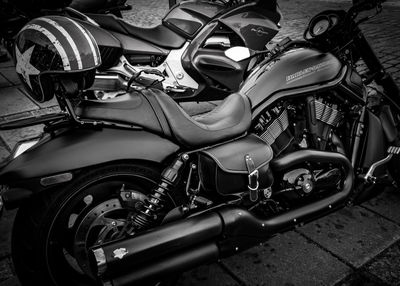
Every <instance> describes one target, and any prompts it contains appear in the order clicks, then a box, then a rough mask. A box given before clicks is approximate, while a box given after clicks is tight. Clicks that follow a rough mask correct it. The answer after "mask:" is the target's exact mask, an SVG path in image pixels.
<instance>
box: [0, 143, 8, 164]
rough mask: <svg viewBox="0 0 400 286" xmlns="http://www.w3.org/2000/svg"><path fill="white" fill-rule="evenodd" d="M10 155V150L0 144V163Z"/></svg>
mask: <svg viewBox="0 0 400 286" xmlns="http://www.w3.org/2000/svg"><path fill="white" fill-rule="evenodd" d="M9 155H10V152H9V151H8V150H7V148H6V147H5V146H3V145H0V164H1V162H3V161H4V160H5V159H7V157H8V156H9Z"/></svg>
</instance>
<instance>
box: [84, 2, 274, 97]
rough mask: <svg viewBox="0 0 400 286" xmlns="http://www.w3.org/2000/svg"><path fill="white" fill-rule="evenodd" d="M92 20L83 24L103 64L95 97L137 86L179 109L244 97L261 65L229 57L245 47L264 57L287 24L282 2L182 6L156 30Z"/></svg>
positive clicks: (104, 17) (94, 17)
mask: <svg viewBox="0 0 400 286" xmlns="http://www.w3.org/2000/svg"><path fill="white" fill-rule="evenodd" d="M88 16H89V18H90V21H80V24H81V25H84V26H85V27H86V28H87V29H88V30H89V31H90V32H91V33H92V35H93V36H94V37H95V39H96V41H97V43H98V45H99V47H100V52H101V57H102V61H103V63H102V65H101V66H100V67H99V69H98V74H97V75H96V79H95V83H94V85H93V86H92V87H91V88H90V89H91V90H92V92H93V93H94V96H95V97H97V98H112V97H115V96H116V95H118V94H121V93H124V92H125V91H126V89H129V87H128V86H129V83H130V80H133V79H134V78H135V79H136V80H138V79H139V80H140V81H141V82H142V83H143V84H146V85H149V84H152V86H153V87H155V88H158V89H160V90H163V91H164V92H166V93H167V94H169V95H170V96H171V97H172V98H174V99H175V100H177V101H209V100H218V99H223V98H225V97H226V96H227V95H229V94H230V93H232V92H234V91H237V89H238V87H239V85H240V83H241V82H242V81H243V79H244V78H245V76H246V74H247V73H248V71H249V70H250V69H251V68H252V67H253V66H254V65H255V63H256V61H255V59H253V60H252V61H251V62H250V61H242V62H240V63H237V62H234V61H232V60H231V59H229V58H227V57H226V56H225V54H224V52H225V51H226V50H227V49H228V48H230V47H233V46H238V45H241V46H246V47H248V48H250V49H256V50H257V49H258V50H259V49H264V48H265V46H266V44H267V43H268V42H269V41H270V40H271V39H272V38H273V37H274V36H275V35H276V34H277V33H278V31H279V20H280V18H281V15H280V12H279V9H278V7H277V4H276V0H272V1H238V0H229V1H218V0H217V1H215V0H214V1H205V0H200V1H181V2H180V3H179V4H176V5H174V6H173V7H172V8H171V9H170V11H169V12H168V13H167V15H166V16H165V17H164V19H163V20H162V23H161V24H159V25H158V26H156V27H153V28H142V27H137V26H134V25H131V24H129V23H127V22H125V21H124V20H123V19H118V18H116V17H114V16H113V15H102V14H88ZM138 74H139V75H138ZM136 77H138V78H136Z"/></svg>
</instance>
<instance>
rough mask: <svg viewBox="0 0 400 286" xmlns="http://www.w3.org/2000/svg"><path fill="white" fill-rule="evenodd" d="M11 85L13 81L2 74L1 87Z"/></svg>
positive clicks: (0, 78) (0, 77) (0, 76)
mask: <svg viewBox="0 0 400 286" xmlns="http://www.w3.org/2000/svg"><path fill="white" fill-rule="evenodd" d="M11 85H12V84H11V82H9V81H8V80H7V79H6V78H5V77H4V76H2V75H1V74H0V87H7V86H11Z"/></svg>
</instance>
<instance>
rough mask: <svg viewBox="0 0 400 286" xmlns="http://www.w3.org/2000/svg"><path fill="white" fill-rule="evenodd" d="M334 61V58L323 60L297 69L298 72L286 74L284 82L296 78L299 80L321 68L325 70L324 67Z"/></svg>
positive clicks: (292, 80) (295, 79) (291, 81)
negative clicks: (299, 69)
mask: <svg viewBox="0 0 400 286" xmlns="http://www.w3.org/2000/svg"><path fill="white" fill-rule="evenodd" d="M334 63H336V61H335V60H329V61H325V62H322V63H319V64H317V65H314V66H312V67H308V68H306V69H303V70H301V71H298V72H296V73H294V74H291V75H288V76H286V84H290V83H293V82H295V81H297V80H300V79H302V78H305V77H308V76H310V75H312V74H314V73H316V72H320V71H322V70H325V69H327V68H329V66H330V65H331V64H334Z"/></svg>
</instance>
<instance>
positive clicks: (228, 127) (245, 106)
mask: <svg viewBox="0 0 400 286" xmlns="http://www.w3.org/2000/svg"><path fill="white" fill-rule="evenodd" d="M142 93H143V94H144V95H145V96H146V97H151V96H154V98H155V99H156V100H157V102H158V103H159V104H160V106H161V109H162V110H163V112H164V115H165V118H166V120H167V122H168V124H169V127H170V129H171V133H172V134H173V136H174V137H175V138H176V140H177V141H179V142H180V143H181V144H183V145H185V146H186V147H189V148H196V147H202V146H207V145H213V144H216V143H219V142H222V141H226V140H229V139H232V138H235V137H238V136H239V135H241V134H244V133H245V132H246V131H247V130H248V129H249V127H250V124H251V106H250V100H249V99H248V98H247V97H246V96H245V95H241V94H239V93H234V94H231V95H230V96H228V97H227V98H225V100H224V101H223V102H222V103H221V104H220V105H219V106H218V107H216V108H215V109H214V110H212V111H210V112H208V113H205V114H203V115H201V116H195V117H190V116H189V115H188V114H187V113H186V112H185V111H184V110H183V109H182V108H181V107H180V106H179V105H178V104H177V103H176V102H175V101H174V100H173V99H172V98H171V97H169V96H168V95H166V94H165V93H163V92H162V91H159V90H144V91H142Z"/></svg>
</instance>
